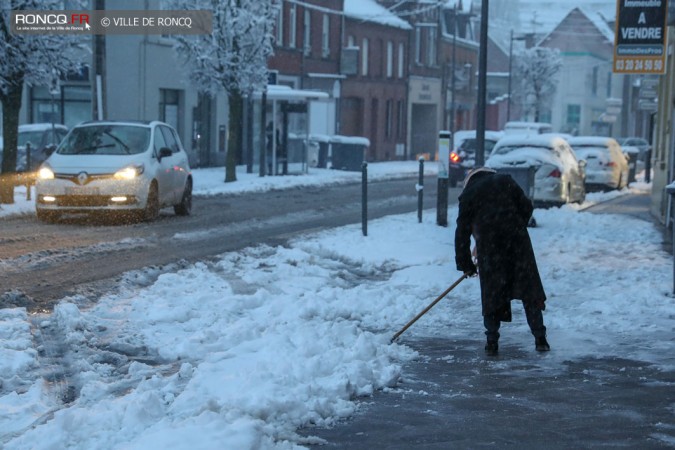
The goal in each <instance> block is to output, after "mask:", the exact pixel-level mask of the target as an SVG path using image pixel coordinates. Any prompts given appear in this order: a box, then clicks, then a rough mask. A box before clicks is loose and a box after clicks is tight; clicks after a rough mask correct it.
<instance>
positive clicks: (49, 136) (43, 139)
mask: <svg viewBox="0 0 675 450" xmlns="http://www.w3.org/2000/svg"><path fill="white" fill-rule="evenodd" d="M18 131H19V134H18V136H17V137H18V142H17V154H16V171H17V172H26V171H34V170H37V168H38V167H40V164H42V162H43V161H44V160H45V159H47V157H48V156H49V155H50V154H51V152H53V151H54V149H55V148H56V146H57V145H59V143H60V142H61V141H62V140H63V138H64V137H65V136H66V134H68V127H66V126H65V125H61V124H58V123H56V124H52V123H30V124H24V125H19V130H18ZM27 144H30V167H29V166H28V161H27V160H28V157H27V153H26V148H27ZM3 150H4V144H3V140H2V137H0V156H1V155H2V152H3Z"/></svg>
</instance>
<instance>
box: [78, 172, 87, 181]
mask: <svg viewBox="0 0 675 450" xmlns="http://www.w3.org/2000/svg"><path fill="white" fill-rule="evenodd" d="M88 178H89V175H87V172H80V173H78V174H77V183H78V184H85V183H86V182H87V179H88Z"/></svg>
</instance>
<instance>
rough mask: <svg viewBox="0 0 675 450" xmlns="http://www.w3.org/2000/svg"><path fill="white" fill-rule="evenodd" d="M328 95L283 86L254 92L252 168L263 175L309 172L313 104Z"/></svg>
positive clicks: (326, 97)
mask: <svg viewBox="0 0 675 450" xmlns="http://www.w3.org/2000/svg"><path fill="white" fill-rule="evenodd" d="M328 98H329V96H328V94H327V93H325V92H319V91H309V90H303V89H294V88H291V87H289V86H283V85H268V86H267V89H266V92H264V93H263V92H257V93H255V94H254V95H253V100H254V105H253V114H254V120H253V124H254V126H253V130H252V133H253V150H254V151H253V166H254V168H253V170H256V169H257V170H258V172H259V173H260V174H261V175H289V174H301V173H307V170H308V167H309V164H308V154H309V146H310V141H309V130H310V121H311V116H312V115H311V112H312V111H311V104H312V102H315V101H327V100H328ZM256 117H257V118H258V119H257V120H256ZM261 162H262V164H261Z"/></svg>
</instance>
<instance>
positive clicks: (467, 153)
mask: <svg viewBox="0 0 675 450" xmlns="http://www.w3.org/2000/svg"><path fill="white" fill-rule="evenodd" d="M502 135H503V133H502V132H500V131H485V158H486V159H487V157H488V156H490V152H492V149H493V148H494V146H495V144H496V143H497V141H498V140H499V139H500V138H501V137H502ZM476 144H477V141H476V130H461V131H457V132H455V139H454V146H455V149H456V150H454V151H451V152H450V161H449V162H448V181H449V184H450V187H456V186H457V183H458V182H459V181H462V180H464V178H465V177H466V174H467V172H468V171H469V170H471V169H473V167H474V165H475V164H476V147H477V145H476Z"/></svg>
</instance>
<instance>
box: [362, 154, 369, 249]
mask: <svg viewBox="0 0 675 450" xmlns="http://www.w3.org/2000/svg"><path fill="white" fill-rule="evenodd" d="M361 231H362V232H363V235H364V236H368V163H367V162H365V161H363V164H361Z"/></svg>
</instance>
